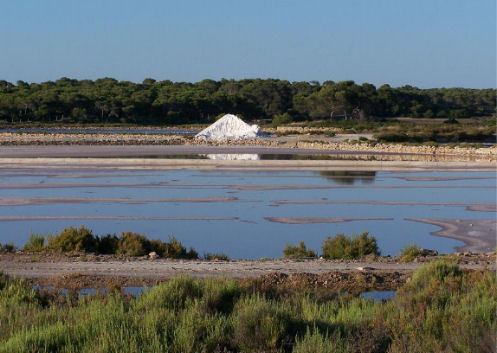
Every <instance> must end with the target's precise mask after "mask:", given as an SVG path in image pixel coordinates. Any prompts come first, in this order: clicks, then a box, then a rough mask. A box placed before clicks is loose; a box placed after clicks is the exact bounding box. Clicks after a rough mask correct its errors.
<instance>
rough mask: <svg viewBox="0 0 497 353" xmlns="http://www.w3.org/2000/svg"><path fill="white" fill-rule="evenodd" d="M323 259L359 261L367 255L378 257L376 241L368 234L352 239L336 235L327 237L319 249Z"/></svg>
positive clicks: (355, 236)
mask: <svg viewBox="0 0 497 353" xmlns="http://www.w3.org/2000/svg"><path fill="white" fill-rule="evenodd" d="M321 249H322V251H323V257H324V258H325V259H360V258H363V257H365V256H367V255H380V251H379V249H378V245H377V243H376V239H375V238H374V237H370V236H369V233H368V232H364V233H362V234H361V235H359V236H357V235H354V236H352V237H348V236H345V235H344V234H337V235H336V236H335V237H334V238H331V237H327V238H326V239H325V240H324V241H323V245H322V247H321Z"/></svg>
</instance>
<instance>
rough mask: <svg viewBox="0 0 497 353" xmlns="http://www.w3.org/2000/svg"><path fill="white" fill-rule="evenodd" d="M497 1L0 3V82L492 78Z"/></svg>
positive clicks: (476, 82) (442, 83)
mask: <svg viewBox="0 0 497 353" xmlns="http://www.w3.org/2000/svg"><path fill="white" fill-rule="evenodd" d="M495 6H496V5H495V0H323V1H318V0H299V1H297V0H295V1H294V0H286V1H284V0H245V1H241V0H240V1H238V0H175V1H168V0H140V1H139V0H135V1H131V0H0V79H5V80H8V81H11V82H15V81H17V80H25V81H28V82H41V81H46V80H56V79H58V78H60V77H63V76H66V77H70V78H78V79H83V78H89V79H96V78H99V77H114V78H116V79H119V80H130V81H135V82H141V81H142V80H143V79H144V78H147V77H151V78H154V79H156V80H163V79H170V80H173V81H199V80H201V79H204V78H211V79H220V78H223V77H224V78H235V79H241V78H255V77H261V78H267V77H272V78H281V79H287V80H290V81H300V80H302V81H310V80H317V81H321V82H323V81H325V80H334V81H340V80H348V79H351V80H355V81H356V82H359V83H362V82H371V83H373V84H375V85H381V84H383V83H389V84H391V85H392V86H401V85H404V84H410V85H414V86H418V87H422V88H427V87H455V86H457V87H471V88H490V87H495V84H496V23H495V22H496V8H495Z"/></svg>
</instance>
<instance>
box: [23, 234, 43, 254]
mask: <svg viewBox="0 0 497 353" xmlns="http://www.w3.org/2000/svg"><path fill="white" fill-rule="evenodd" d="M24 250H25V251H43V250H45V237H43V235H36V234H34V233H31V235H30V236H29V241H28V242H27V243H26V244H24Z"/></svg>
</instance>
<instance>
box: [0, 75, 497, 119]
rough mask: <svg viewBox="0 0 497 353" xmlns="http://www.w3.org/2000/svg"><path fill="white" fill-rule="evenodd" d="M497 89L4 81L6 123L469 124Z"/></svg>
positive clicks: (0, 94)
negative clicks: (228, 116) (233, 117)
mask: <svg viewBox="0 0 497 353" xmlns="http://www.w3.org/2000/svg"><path fill="white" fill-rule="evenodd" d="M495 96H496V90H495V89H467V88H434V89H420V88H416V87H412V86H403V87H397V88H393V87H391V86H389V85H382V86H380V87H378V88H377V87H375V86H374V85H372V84H369V83H364V84H361V85H359V84H356V83H355V82H354V81H341V82H333V81H325V82H323V83H322V84H321V83H319V82H317V81H311V82H290V81H286V80H278V79H244V80H232V79H231V80H228V79H222V80H220V81H214V80H203V81H200V82H196V83H188V82H172V81H169V80H166V81H155V80H153V79H149V78H148V79H145V80H143V82H142V83H133V82H129V81H118V80H115V79H113V78H102V79H97V80H95V81H93V80H76V79H69V78H61V79H59V80H57V81H47V82H43V83H26V82H24V81H17V83H16V84H13V83H10V82H7V81H3V80H2V81H0V121H4V122H15V123H17V122H72V123H134V124H159V125H176V124H190V123H211V122H213V121H215V119H216V117H217V116H219V115H220V114H223V113H228V112H229V113H235V114H238V115H241V116H242V117H244V118H245V119H248V120H262V119H271V120H273V122H275V123H287V122H291V121H307V120H322V119H359V120H367V119H382V118H386V117H396V116H406V117H424V118H435V117H440V118H464V117H471V116H489V115H493V114H495V111H496V101H495Z"/></svg>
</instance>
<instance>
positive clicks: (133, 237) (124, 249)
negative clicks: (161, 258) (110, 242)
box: [117, 232, 151, 256]
mask: <svg viewBox="0 0 497 353" xmlns="http://www.w3.org/2000/svg"><path fill="white" fill-rule="evenodd" d="M150 251H151V245H150V241H149V240H148V239H147V238H146V237H145V236H144V235H141V234H138V233H133V232H122V233H121V238H120V239H119V243H118V246H117V253H118V254H125V255H129V256H143V255H147V254H148V253H149V252H150Z"/></svg>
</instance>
